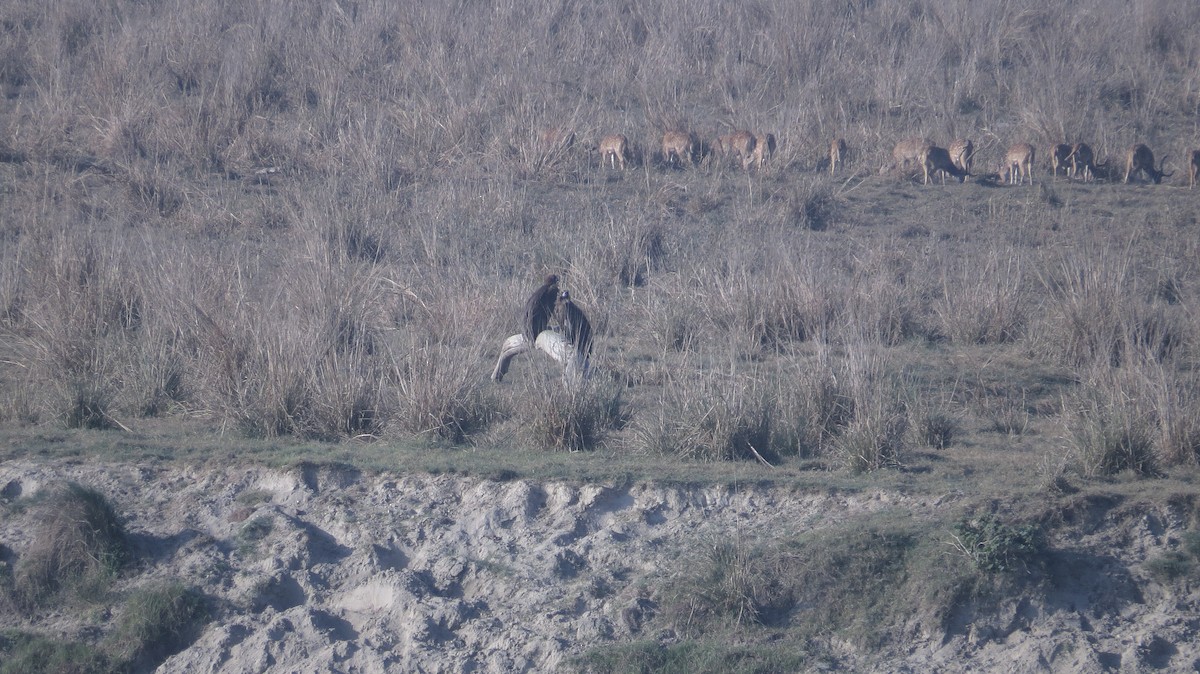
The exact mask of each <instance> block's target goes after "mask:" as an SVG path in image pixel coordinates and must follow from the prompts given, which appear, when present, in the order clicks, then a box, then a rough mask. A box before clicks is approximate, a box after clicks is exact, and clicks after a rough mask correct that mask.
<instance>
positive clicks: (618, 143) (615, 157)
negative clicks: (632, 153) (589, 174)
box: [598, 133, 629, 171]
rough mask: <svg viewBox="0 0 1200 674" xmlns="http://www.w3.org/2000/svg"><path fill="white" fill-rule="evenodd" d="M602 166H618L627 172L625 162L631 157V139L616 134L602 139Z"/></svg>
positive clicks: (600, 147) (600, 148)
mask: <svg viewBox="0 0 1200 674" xmlns="http://www.w3.org/2000/svg"><path fill="white" fill-rule="evenodd" d="M598 149H599V150H600V165H601V166H603V165H604V164H606V163H607V164H609V165H611V166H612V168H617V167H618V166H619V167H620V168H621V170H622V171H624V170H625V160H626V159H627V158H628V157H629V139H628V138H626V137H625V135H624V134H620V133H614V134H612V135H611V136H605V137H604V138H602V139H600V145H599V148H598Z"/></svg>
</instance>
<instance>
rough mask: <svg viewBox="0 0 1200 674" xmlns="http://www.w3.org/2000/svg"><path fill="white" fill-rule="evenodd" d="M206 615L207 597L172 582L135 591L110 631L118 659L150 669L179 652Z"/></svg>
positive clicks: (109, 639) (139, 668) (193, 634)
mask: <svg viewBox="0 0 1200 674" xmlns="http://www.w3.org/2000/svg"><path fill="white" fill-rule="evenodd" d="M205 616H206V610H205V607H204V600H203V597H202V596H201V595H200V594H199V593H198V592H196V591H195V590H193V589H191V588H188V587H186V586H184V585H183V584H181V583H177V582H172V583H165V584H161V585H155V586H151V587H146V588H141V589H138V590H136V591H134V592H133V593H132V594H131V595H130V596H129V598H128V599H127V600H126V601H125V603H124V606H123V607H122V612H121V617H120V619H119V620H118V621H117V625H116V627H115V628H114V630H113V631H112V632H111V633H110V634H109V635H108V642H109V644H110V652H111V653H112V654H113V657H114V659H116V660H119V661H121V662H128V663H131V664H133V665H134V669H137V670H143V669H145V670H149V669H152V668H153V666H154V665H156V664H158V663H159V662H161V661H162V660H163V659H165V658H167V657H169V656H171V655H173V654H175V653H178V652H179V651H180V650H182V649H183V648H185V647H186V646H187V645H188V643H190V642H191V640H192V639H193V638H194V637H195V632H196V628H197V627H198V626H199V625H200V624H201V623H202V622H203V620H204V618H205Z"/></svg>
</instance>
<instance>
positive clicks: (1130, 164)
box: [1124, 143, 1175, 185]
mask: <svg viewBox="0 0 1200 674" xmlns="http://www.w3.org/2000/svg"><path fill="white" fill-rule="evenodd" d="M1166 161H1167V158H1166V157H1165V156H1164V157H1163V158H1162V161H1161V162H1159V164H1158V170H1155V168H1154V153H1153V152H1151V151H1150V148H1148V147H1146V146H1145V145H1143V144H1141V143H1138V144H1137V145H1134V146H1132V147H1130V148H1129V152H1127V153H1126V154H1125V181H1124V182H1125V183H1128V182H1129V176H1131V175H1133V174H1135V173H1137V172H1138V171H1141V172H1142V173H1145V174H1146V175H1148V176H1150V179H1151V180H1153V181H1154V184H1155V185H1157V184H1159V183H1161V182H1162V179H1163V178H1170V177H1171V176H1173V175H1175V173H1174V172H1171V173H1164V172H1163V163H1165V162H1166Z"/></svg>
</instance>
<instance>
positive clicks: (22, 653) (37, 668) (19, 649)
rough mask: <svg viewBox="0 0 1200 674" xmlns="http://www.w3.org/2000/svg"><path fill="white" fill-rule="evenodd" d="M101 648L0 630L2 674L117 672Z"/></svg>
mask: <svg viewBox="0 0 1200 674" xmlns="http://www.w3.org/2000/svg"><path fill="white" fill-rule="evenodd" d="M120 671H121V669H119V668H118V667H116V666H115V665H114V663H113V662H112V661H110V660H109V659H108V656H106V655H105V654H104V652H103V651H101V650H100V649H98V648H96V647H94V646H90V645H88V644H85V643H81V642H77V641H60V640H57V639H50V638H47V637H43V636H39V635H36V634H29V633H27V632H17V631H8V632H0V674H110V673H112V674H116V673H117V672H120Z"/></svg>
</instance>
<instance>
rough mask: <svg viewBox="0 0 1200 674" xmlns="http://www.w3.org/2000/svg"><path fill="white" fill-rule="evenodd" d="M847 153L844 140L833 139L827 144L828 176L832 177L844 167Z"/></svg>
mask: <svg viewBox="0 0 1200 674" xmlns="http://www.w3.org/2000/svg"><path fill="white" fill-rule="evenodd" d="M847 152H848V150H847V147H846V139H845V138H835V139H833V142H832V143H830V144H829V175H833V174H834V173H836V172H838V171H839V170H841V169H844V168H845V167H846V154H847Z"/></svg>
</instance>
